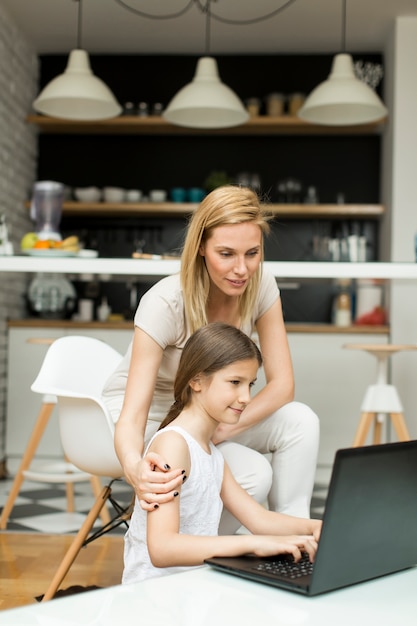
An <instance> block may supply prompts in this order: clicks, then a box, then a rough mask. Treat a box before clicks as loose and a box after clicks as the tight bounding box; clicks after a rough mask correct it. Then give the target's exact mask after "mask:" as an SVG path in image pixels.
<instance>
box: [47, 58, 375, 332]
mask: <svg viewBox="0 0 417 626" xmlns="http://www.w3.org/2000/svg"><path fill="white" fill-rule="evenodd" d="M67 58H68V57H67V55H63V56H43V57H41V86H43V85H45V84H46V83H47V82H49V81H50V80H51V79H52V78H54V77H55V76H56V75H57V74H59V73H61V72H62V71H63V70H64V69H65V65H66V62H67ZM197 58H198V57H196V56H133V55H132V56H91V65H92V69H93V71H94V73H95V74H96V75H97V76H99V77H100V78H102V79H103V80H104V81H105V82H106V83H107V84H108V86H109V87H110V88H111V89H112V91H113V92H114V94H115V96H116V98H117V99H118V100H119V102H120V103H121V104H123V103H125V102H127V101H132V102H134V103H135V104H137V103H138V102H140V101H145V102H147V103H148V104H149V105H152V103H154V102H161V103H163V104H164V106H166V105H167V104H168V102H169V100H170V99H171V98H172V97H173V95H174V94H175V93H176V92H177V91H178V90H179V89H180V88H181V87H182V86H184V85H185V84H186V83H188V82H190V80H191V79H192V76H193V74H194V71H195V67H196V62H197ZM216 59H217V61H218V66H219V72H220V75H221V78H222V80H223V81H224V82H225V83H226V84H227V85H229V86H230V87H231V88H232V89H233V90H235V91H236V93H237V94H238V95H239V96H240V97H241V98H242V99H243V100H245V99H246V98H249V97H258V98H261V99H263V98H265V96H266V95H267V94H269V93H271V92H275V91H278V92H281V93H284V94H290V93H293V92H304V93H306V94H308V93H309V92H310V91H311V90H312V89H313V88H314V87H315V86H316V85H317V84H318V83H320V82H321V81H323V80H325V79H326V78H327V76H328V74H329V71H330V66H331V62H332V55H310V56H305V55H271V56H264V55H259V56H216ZM356 59H357V60H359V59H361V60H363V61H373V62H381V56H380V55H356V56H355V60H356ZM39 155H40V156H39V164H38V179H39V180H41V179H53V180H59V181H62V182H64V183H65V184H67V185H69V186H70V187H82V186H89V185H96V186H98V187H104V186H121V187H125V188H140V189H142V190H143V191H144V192H145V193H147V192H148V191H149V190H150V189H152V188H163V189H167V190H169V189H170V188H172V187H174V186H181V187H192V186H203V184H204V181H205V179H206V177H207V175H208V174H209V173H210V172H211V171H213V170H223V171H225V172H227V173H228V174H229V176H230V177H231V178H233V177H235V176H236V174H237V173H239V172H242V171H248V172H257V173H259V175H260V179H261V185H262V192H263V194H264V196H265V197H266V198H268V199H269V200H271V201H277V199H278V198H277V183H278V181H280V180H282V179H285V178H288V177H294V178H297V179H299V180H300V181H301V182H302V184H303V186H304V188H306V187H307V186H309V185H314V186H315V187H316V188H317V189H318V194H319V199H320V202H324V203H327V202H335V201H336V196H337V194H338V193H340V192H343V193H344V194H345V197H346V201H347V202H351V203H362V204H366V203H378V202H379V188H380V173H379V172H380V137H379V136H378V135H370V136H355V135H352V136H349V135H343V136H329V135H327V134H326V135H322V136H298V135H297V136H262V137H259V136H250V137H248V136H245V137H239V136H233V137H231V136H210V135H209V134H208V135H205V136H187V134H186V132H185V133H184V135H181V136H170V137H163V136H138V135H133V136H117V135H107V136H99V135H48V134H40V136H39ZM184 226H185V221H184V220H164V221H163V222H161V221H160V220H158V219H156V220H152V219H149V218H147V219H133V220H132V219H126V218H120V219H114V218H111V219H92V218H83V219H82V220H81V219H80V218H68V217H66V218H64V219H63V221H62V229H63V232H64V234H65V232H67V233H73V232H78V233H79V234H80V235H81V236H82V238H83V240H84V241H85V242H86V245H88V246H91V247H96V248H98V249H99V251H100V254H101V255H102V256H126V257H128V256H130V254H131V252H132V250H133V249H134V245H135V241H137V240H138V239H145V240H146V251H149V252H157V253H160V252H163V251H167V250H168V251H171V250H173V249H179V248H180V247H181V243H182V237H183V234H184ZM340 227H341V224H340V222H335V223H332V222H326V223H324V222H319V221H317V222H313V221H308V220H304V221H286V222H280V221H276V222H275V223H274V225H273V233H272V236H271V238H270V239H269V241H268V244H267V248H266V256H267V258H268V259H270V260H309V259H310V258H311V249H312V239H313V236H314V234H315V233H317V232H319V233H323V232H324V233H332V232H334V231H335V230H337V229H338V228H340ZM345 227H348V225H345ZM360 227H361V228H362V229H366V231H367V236H368V241H369V242H370V250H369V258H375V257H376V255H377V225H376V223H374V222H362V223H361V224H360ZM147 287H148V285H142V286H141V287H140V288H139V293H140V292H141V290H142V291H143V290H144V289H146V288H147ZM103 289H105V290H106V289H109V286H108V285H107V286H103ZM114 290H116V291H117V295H113V301H111V306H112V308H113V310H115V311H125V310H127V309H129V307H130V304H129V293H128V289H126V287H125V286H123V287H120V286H118V287H117V289H116V287H114V289H113V293H116V292H115V291H114ZM315 293H316V296H317V298H316V300H315V302H314V307H313V309H312V308H311V307H307V306H306V304H307V302H309V303H310V302H312V298H311V293H310V291H309V292H308V295H306V297H305V298H304V296H303V294H302V291H300V292H297V294H291V293H288V295H287V296H285V297H286V298H287V302H288V306H287V307H286V308H287V311H288V316H287V320H288V321H308V320H309V321H329V319H328V318H329V315H330V308H331V298H332V287H331V285H330V286H324V287H322V288H320V289H319V290H316V292H315ZM108 295H109V296H110V298H112V294H111V293H110V294H108ZM126 300H127V301H126ZM284 303H285V299H284Z"/></svg>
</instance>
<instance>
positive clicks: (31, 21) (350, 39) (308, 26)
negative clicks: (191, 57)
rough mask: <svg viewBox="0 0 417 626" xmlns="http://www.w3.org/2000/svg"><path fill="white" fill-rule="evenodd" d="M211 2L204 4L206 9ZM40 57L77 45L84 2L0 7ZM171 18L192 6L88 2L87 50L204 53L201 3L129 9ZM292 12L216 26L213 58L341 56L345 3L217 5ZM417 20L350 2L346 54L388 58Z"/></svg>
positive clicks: (229, 14)
mask: <svg viewBox="0 0 417 626" xmlns="http://www.w3.org/2000/svg"><path fill="white" fill-rule="evenodd" d="M205 1H206V0H200V5H201V4H204V3H205ZM1 3H2V6H3V7H5V9H6V11H7V12H8V13H9V14H10V16H11V17H12V19H13V20H14V22H15V23H16V25H17V26H18V27H19V29H21V30H22V31H23V32H24V33H26V36H27V39H28V40H29V42H30V43H31V45H32V46H33V48H34V49H35V51H36V52H37V53H38V54H53V53H56V54H59V53H64V54H65V53H67V52H68V51H69V50H71V49H72V48H75V47H76V45H77V35H76V32H77V19H78V17H77V16H78V0H1ZM121 3H125V4H127V5H129V6H130V7H132V8H133V9H139V10H141V11H145V12H148V13H153V14H159V15H161V14H162V15H164V14H167V13H177V12H179V11H181V10H182V9H183V8H185V7H186V6H187V5H188V4H189V3H190V0H82V47H83V48H85V49H86V50H88V52H90V53H92V54H143V53H145V54H146V53H148V54H157V53H161V54H204V53H205V52H208V50H207V49H206V46H205V33H206V19H205V16H204V14H203V13H202V11H201V10H200V9H199V8H198V6H197V5H196V4H195V3H192V0H191V5H192V6H191V7H190V8H189V10H188V11H187V12H186V13H185V14H184V15H182V16H181V17H178V18H176V19H158V20H156V19H148V18H145V17H139V16H138V15H136V14H135V13H133V12H132V11H130V10H128V9H126V8H123V6H122V5H121ZM284 5H287V7H286V8H283V10H282V11H280V12H279V13H278V15H276V16H275V17H273V18H271V19H268V20H266V21H261V22H259V23H255V24H251V25H244V26H236V25H229V24H225V23H222V22H219V21H217V20H216V19H214V18H212V20H211V22H210V26H211V28H210V33H211V34H210V49H209V52H210V53H212V54H244V53H248V54H256V53H259V54H265V53H276V54H280V53H289V54H295V53H303V54H308V53H333V52H339V51H341V49H342V14H343V9H342V7H343V0H256V2H254V1H253V0H252V1H251V0H212V2H211V10H212V13H213V14H217V15H219V16H221V17H223V18H228V19H231V20H245V19H246V20H247V19H251V18H254V17H259V16H261V15H265V14H268V13H269V12H271V11H273V10H275V9H277V8H279V7H283V6H284ZM401 15H406V16H414V17H417V1H416V0H347V19H346V51H347V52H352V53H355V52H369V53H372V52H383V50H384V45H385V42H386V40H387V37H388V35H389V32H390V29H391V28H392V25H393V22H394V20H395V17H396V16H401Z"/></svg>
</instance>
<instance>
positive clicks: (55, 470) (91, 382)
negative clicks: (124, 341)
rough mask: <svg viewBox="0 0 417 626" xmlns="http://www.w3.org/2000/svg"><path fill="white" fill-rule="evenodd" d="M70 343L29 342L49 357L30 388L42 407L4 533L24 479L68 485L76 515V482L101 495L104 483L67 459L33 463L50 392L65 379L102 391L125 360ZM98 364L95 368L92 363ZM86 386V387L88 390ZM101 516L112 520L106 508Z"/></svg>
mask: <svg viewBox="0 0 417 626" xmlns="http://www.w3.org/2000/svg"><path fill="white" fill-rule="evenodd" d="M66 339H70V341H65V342H64V343H63V344H61V343H60V347H59V348H53V349H52V348H51V346H53V345H54V344H55V343H56V342H57V341H60V342H61V341H62V340H57V339H39V338H37V339H31V340H30V343H44V344H46V345H48V346H50V347H49V348H48V353H47V354H48V358H47V359H46V358H45V360H44V362H43V365H42V367H41V370H40V372H39V373H38V376H37V378H36V380H35V382H34V383H33V384H32V386H31V390H32V391H34V392H35V393H39V394H42V395H43V400H42V405H41V408H40V411H39V414H38V417H37V419H36V422H35V425H34V428H33V430H32V433H31V435H30V437H29V440H28V443H27V446H26V448H25V452H24V454H23V457H22V460H21V462H20V465H19V468H18V470H17V472H16V475H15V478H14V481H13V484H12V486H11V489H10V493H9V495H8V498H7V500H6V502H5V504H4V507H3V510H2V513H1V516H0V529H1V530H4V529H5V528H6V526H7V522H8V519H9V517H10V514H11V512H12V510H13V507H14V503H15V501H16V498H17V496H18V495H19V491H20V488H21V486H22V484H23V482H24V481H25V480H29V481H35V482H41V483H63V484H65V485H66V494H67V511H68V512H73V511H74V509H75V507H74V491H73V485H74V483H79V482H86V481H89V482H90V483H91V486H92V491H93V494H94V496H95V497H97V496H98V495H99V494H100V493H101V489H102V486H101V482H100V479H99V478H98V477H97V476H93V475H91V474H90V473H86V472H82V471H80V470H79V469H78V468H77V467H75V466H74V465H73V464H72V463H70V462H68V460H67V459H65V460H62V461H55V462H45V463H43V464H39V463H38V464H35V463H32V461H33V458H34V456H35V453H36V450H37V448H38V445H39V443H40V441H41V439H42V436H43V434H44V432H45V429H46V427H47V425H48V422H49V420H50V417H51V415H52V412H53V410H54V408H55V405H56V402H57V400H56V397H55V395H54V394H53V393H52V392H51V391H50V389H51V388H52V387H54V386H59V383H60V381H62V380H66V381H67V384H69V385H73V387H74V388H75V389H78V388H79V389H81V388H88V389H90V390H91V392H92V393H95V392H96V391H100V390H101V388H102V387H103V384H104V382H105V381H106V379H107V378H108V376H109V375H110V374H111V372H112V371H113V370H114V369H115V368H116V366H117V364H118V363H119V362H120V359H121V358H122V356H121V354H119V353H118V352H117V351H116V350H114V349H113V348H111V347H110V346H107V345H106V344H103V343H102V342H97V343H94V344H92V343H91V341H95V340H91V339H90V338H85V337H77V338H74V337H71V338H66ZM62 345H63V346H65V357H64V358H61V357H60V354H61V350H62V349H63V348H61V346H62ZM87 345H88V346H89V350H90V353H91V355H90V357H89V358H87V359H86V360H85V362H83V363H81V362H80V353H79V348H80V347H81V346H83V347H84V349H85V346H87ZM92 360H93V361H94V362H98V365H96V366H92V362H91V361H92ZM86 386H87V387H86ZM100 517H101V519H102V522H103V523H108V522H109V521H110V515H109V513H108V511H107V508H105V509H103V510H102V512H101V514H100Z"/></svg>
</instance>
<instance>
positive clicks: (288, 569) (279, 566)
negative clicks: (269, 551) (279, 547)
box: [254, 554, 314, 580]
mask: <svg viewBox="0 0 417 626" xmlns="http://www.w3.org/2000/svg"><path fill="white" fill-rule="evenodd" d="M313 565H314V564H313V563H311V562H310V560H309V557H308V554H304V555H303V556H302V558H301V560H300V561H297V563H294V561H292V560H291V559H290V558H289V559H282V558H281V559H279V560H277V561H271V560H268V561H263V562H262V563H259V564H257V565H256V566H255V567H254V569H255V570H256V571H257V572H266V573H268V574H272V575H276V576H281V577H284V578H291V579H292V580H294V579H296V578H301V577H302V576H309V575H310V574H311V573H312V571H313Z"/></svg>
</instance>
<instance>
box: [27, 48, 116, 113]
mask: <svg viewBox="0 0 417 626" xmlns="http://www.w3.org/2000/svg"><path fill="white" fill-rule="evenodd" d="M33 108H34V109H35V111H38V112H39V113H43V114H44V115H49V116H51V117H58V118H63V119H69V120H104V119H108V118H111V117H115V116H116V115H119V114H120V113H121V111H122V107H121V106H120V104H119V103H118V102H117V100H116V98H115V97H114V95H113V93H112V92H111V91H110V89H109V88H108V87H107V85H105V83H104V82H103V81H102V80H100V78H97V76H94V74H93V72H92V71H91V67H90V60H89V57H88V54H87V52H86V51H85V50H79V49H76V50H72V51H71V52H70V55H69V58H68V64H67V67H66V69H65V71H64V73H63V74H60V75H59V76H57V77H56V78H54V79H53V80H51V82H50V83H48V85H46V87H45V88H44V89H43V90H42V91H41V93H40V94H39V96H38V97H37V98H36V100H35V101H34V102H33Z"/></svg>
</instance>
